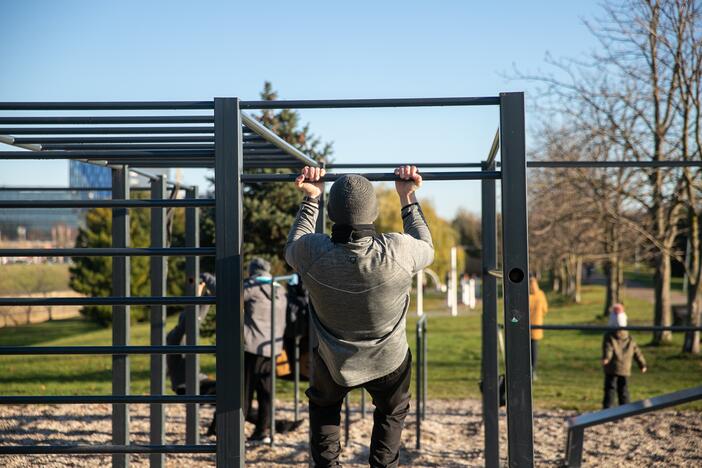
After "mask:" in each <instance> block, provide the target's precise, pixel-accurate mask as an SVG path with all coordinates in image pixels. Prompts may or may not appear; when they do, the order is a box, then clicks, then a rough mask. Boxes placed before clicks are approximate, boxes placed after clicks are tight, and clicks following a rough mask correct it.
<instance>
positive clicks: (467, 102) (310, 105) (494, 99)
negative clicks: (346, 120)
mask: <svg viewBox="0 0 702 468" xmlns="http://www.w3.org/2000/svg"><path fill="white" fill-rule="evenodd" d="M499 104H500V98H499V97H498V96H487V97H448V98H400V99H316V100H289V101H284V100H283V101H240V103H239V107H240V108H241V109H348V108H368V107H443V106H497V105H499ZM0 109H1V108H0Z"/></svg>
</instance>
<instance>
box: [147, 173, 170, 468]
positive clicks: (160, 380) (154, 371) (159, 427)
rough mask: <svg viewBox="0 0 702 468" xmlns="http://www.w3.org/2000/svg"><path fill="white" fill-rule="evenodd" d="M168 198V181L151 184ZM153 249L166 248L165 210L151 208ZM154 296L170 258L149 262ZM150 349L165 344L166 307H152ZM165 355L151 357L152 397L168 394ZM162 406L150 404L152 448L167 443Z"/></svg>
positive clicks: (159, 460) (152, 459) (153, 458)
mask: <svg viewBox="0 0 702 468" xmlns="http://www.w3.org/2000/svg"><path fill="white" fill-rule="evenodd" d="M165 198H166V178H165V177H164V176H158V178H157V179H156V180H152V181H151V199H152V200H163V199H165ZM151 247H152V248H160V249H162V248H164V247H166V209H165V208H151ZM149 260H150V272H149V274H150V280H151V295H152V296H155V297H165V296H166V276H167V272H168V263H167V260H168V259H167V257H165V256H152V257H151V258H150V259H149ZM150 312H151V313H150V315H151V346H163V345H165V344H166V306H165V305H162V304H159V305H152V306H151V311H150ZM165 382H166V356H165V355H164V354H152V355H151V394H152V395H163V394H165V393H166V385H165ZM164 410H165V408H164V406H163V404H161V403H151V404H150V405H149V422H150V429H149V434H150V435H149V441H150V443H151V444H152V445H163V444H164V443H165V437H164V436H165V430H164V426H165V424H166V413H165V411H164ZM165 462H166V455H165V454H163V453H152V454H150V455H149V464H150V466H152V467H157V468H158V467H162V466H164V465H165Z"/></svg>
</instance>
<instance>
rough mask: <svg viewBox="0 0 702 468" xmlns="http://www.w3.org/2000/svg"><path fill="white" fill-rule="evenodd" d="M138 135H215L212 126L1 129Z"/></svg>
mask: <svg viewBox="0 0 702 468" xmlns="http://www.w3.org/2000/svg"><path fill="white" fill-rule="evenodd" d="M138 133H214V127H213V126H212V125H207V126H202V127H0V134H1V135H95V134H126V135H130V134H138Z"/></svg>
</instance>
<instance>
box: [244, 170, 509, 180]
mask: <svg viewBox="0 0 702 468" xmlns="http://www.w3.org/2000/svg"><path fill="white" fill-rule="evenodd" d="M344 175H347V174H334V173H330V174H327V175H326V176H324V179H323V181H324V182H334V181H335V180H336V179H338V178H339V177H342V176H344ZM358 175H361V176H363V177H365V178H366V179H368V180H370V181H371V182H392V181H395V180H401V179H400V178H399V177H397V176H396V175H395V174H394V173H380V172H369V173H366V174H358ZM421 175H422V179H423V180H427V181H429V180H482V179H499V178H500V177H501V173H500V172H499V171H480V172H478V171H469V172H424V173H422V174H421ZM297 176H298V174H242V175H241V181H242V182H247V183H256V182H292V181H294V180H295V179H296V178H297Z"/></svg>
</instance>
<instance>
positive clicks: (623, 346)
mask: <svg viewBox="0 0 702 468" xmlns="http://www.w3.org/2000/svg"><path fill="white" fill-rule="evenodd" d="M609 318H610V320H609V325H610V326H611V327H626V325H627V316H626V313H625V312H624V306H623V305H621V304H615V305H614V306H613V307H612V312H611V314H610V316H609ZM632 359H636V363H637V364H638V365H639V368H640V369H641V372H642V373H644V372H646V360H645V359H644V356H643V353H642V352H641V349H639V346H638V345H637V344H636V342H635V341H634V338H632V337H631V336H629V332H627V331H626V330H617V331H613V332H607V333H606V334H605V336H604V339H603V341H602V365H603V366H604V371H605V381H604V401H603V402H602V406H603V407H604V408H609V407H610V406H612V403H613V401H614V392H615V390H616V392H617V395H618V397H619V404H620V405H624V404H626V403H629V388H628V378H629V376H630V375H631V362H632Z"/></svg>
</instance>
